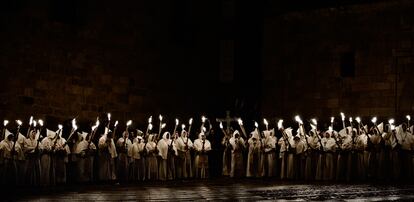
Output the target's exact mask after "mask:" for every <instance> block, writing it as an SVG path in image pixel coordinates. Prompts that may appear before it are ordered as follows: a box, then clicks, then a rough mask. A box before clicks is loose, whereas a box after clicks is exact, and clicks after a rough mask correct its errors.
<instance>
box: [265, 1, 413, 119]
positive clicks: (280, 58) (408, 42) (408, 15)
mask: <svg viewBox="0 0 414 202" xmlns="http://www.w3.org/2000/svg"><path fill="white" fill-rule="evenodd" d="M413 9H414V2H412V1H407V0H393V1H378V2H376V3H369V4H360V5H352V6H341V7H335V8H324V9H317V10H307V11H301V12H289V13H285V14H283V15H272V14H271V15H268V16H267V17H266V19H265V27H264V29H265V31H264V33H265V36H264V59H263V60H264V65H263V78H264V81H263V105H262V112H263V115H265V116H273V117H274V116H277V117H279V116H287V117H290V116H292V117H293V115H294V114H296V113H299V114H302V115H304V116H305V117H309V118H311V117H313V116H316V117H325V118H328V117H330V116H331V115H336V116H338V115H339V112H340V111H344V112H346V113H347V114H349V115H354V116H355V115H359V116H371V115H377V116H381V117H390V116H402V115H405V114H406V113H410V112H413V111H414V89H413V87H414V81H413V79H412V75H413V73H414V47H413V39H414V35H413V33H414V24H413V23H414V21H413V20H412V19H414V12H412V10H413ZM341 66H342V67H343V68H344V69H343V70H341ZM352 66H354V71H353V69H352ZM341 71H343V72H341ZM341 73H342V74H341ZM347 73H348V74H350V75H348V76H347Z"/></svg>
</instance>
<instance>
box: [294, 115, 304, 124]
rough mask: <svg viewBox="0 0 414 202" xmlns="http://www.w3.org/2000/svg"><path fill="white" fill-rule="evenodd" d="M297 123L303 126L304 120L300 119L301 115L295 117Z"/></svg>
mask: <svg viewBox="0 0 414 202" xmlns="http://www.w3.org/2000/svg"><path fill="white" fill-rule="evenodd" d="M295 121H296V122H298V123H299V124H303V122H302V120H301V119H300V117H299V115H296V116H295Z"/></svg>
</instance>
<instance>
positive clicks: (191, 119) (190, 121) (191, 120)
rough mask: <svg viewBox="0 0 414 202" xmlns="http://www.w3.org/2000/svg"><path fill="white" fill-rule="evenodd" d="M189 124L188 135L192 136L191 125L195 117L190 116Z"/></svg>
mask: <svg viewBox="0 0 414 202" xmlns="http://www.w3.org/2000/svg"><path fill="white" fill-rule="evenodd" d="M188 125H189V126H188V136H190V132H191V126H192V125H193V118H190V120H189V121H188Z"/></svg>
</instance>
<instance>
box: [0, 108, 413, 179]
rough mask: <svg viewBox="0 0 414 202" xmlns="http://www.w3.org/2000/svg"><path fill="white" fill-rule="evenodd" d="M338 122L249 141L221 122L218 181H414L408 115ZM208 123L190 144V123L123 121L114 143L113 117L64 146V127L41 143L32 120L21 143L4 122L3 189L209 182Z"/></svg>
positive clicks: (39, 124)
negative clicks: (141, 126) (134, 124)
mask: <svg viewBox="0 0 414 202" xmlns="http://www.w3.org/2000/svg"><path fill="white" fill-rule="evenodd" d="M341 119H342V129H341V130H339V132H337V131H335V130H334V118H333V117H332V118H331V125H330V126H329V127H328V128H326V129H322V128H321V127H320V126H318V122H317V120H316V119H312V120H310V121H309V126H310V127H305V124H304V123H303V121H302V120H301V119H300V117H299V116H296V117H295V121H296V122H297V123H298V125H297V128H296V127H295V129H293V128H290V127H289V128H284V126H283V120H279V121H278V122H277V129H269V128H268V126H269V123H268V122H267V120H266V119H264V124H265V126H266V128H265V129H264V130H263V131H260V128H259V125H258V123H257V122H256V123H255V128H254V129H253V130H252V132H251V133H249V134H247V133H246V130H245V128H244V125H243V121H242V120H241V119H239V120H238V125H239V128H240V132H239V130H233V129H232V128H231V127H227V128H226V129H225V128H224V127H223V124H222V123H220V125H219V126H220V129H221V131H222V133H223V138H222V142H221V148H222V149H223V155H222V159H220V160H222V175H223V176H230V177H232V178H241V177H250V178H269V179H282V180H327V181H334V180H335V181H348V182H349V181H364V180H387V181H392V180H395V181H400V180H412V179H414V170H413V169H414V153H413V151H414V136H413V134H412V131H413V127H412V126H410V122H409V121H410V117H409V116H407V120H408V121H407V123H405V122H404V123H402V124H400V125H398V126H396V125H395V123H394V120H393V119H390V120H389V121H388V123H386V124H384V123H380V124H377V120H376V118H375V117H374V118H373V119H372V120H371V124H370V127H368V126H367V125H364V124H363V123H362V120H361V119H360V118H359V117H357V118H355V120H353V119H352V118H349V121H346V120H345V115H344V114H342V113H341ZM206 120H207V118H205V117H202V120H201V122H202V124H201V127H200V130H199V131H196V133H198V137H197V138H195V139H194V142H193V141H192V140H191V139H190V138H189V137H190V134H191V126H192V119H190V121H189V125H188V126H189V127H188V131H187V130H186V126H185V125H184V124H182V125H181V127H178V126H179V121H178V120H176V123H175V127H174V130H173V132H172V133H170V132H163V129H164V128H165V123H163V122H162V116H161V115H160V116H159V130H158V133H155V132H153V124H152V117H151V118H150V119H149V120H148V127H147V130H146V132H142V131H140V130H137V129H136V130H131V129H130V125H131V121H128V122H127V123H126V127H125V130H124V131H123V132H122V136H121V137H119V138H116V136H114V134H116V130H117V127H118V121H116V122H115V123H114V124H113V125H111V121H110V114H108V119H107V121H108V122H107V125H106V126H105V130H104V131H103V132H101V134H98V130H97V128H98V126H99V125H100V122H99V120H97V122H96V124H95V125H94V126H92V128H91V131H90V132H88V133H87V132H81V131H79V130H78V127H77V125H76V119H73V120H72V128H71V131H70V134H69V136H68V138H66V139H65V138H64V137H62V134H63V126H62V125H59V126H58V130H57V131H52V130H49V129H45V130H46V131H45V134H46V135H45V137H42V136H41V133H42V130H43V121H42V120H38V121H35V120H33V119H32V118H31V119H30V122H29V125H30V126H29V128H28V130H27V135H26V136H24V135H22V134H21V133H20V126H21V125H22V122H21V121H19V120H17V121H16V122H17V125H18V127H17V130H16V134H18V135H14V134H13V133H11V132H10V131H9V130H8V129H7V124H8V121H4V124H3V126H4V128H3V135H2V138H3V140H2V141H1V143H0V176H1V183H2V185H18V186H19V185H20V186H23V185H29V186H51V185H56V184H65V183H66V182H67V179H68V178H70V179H71V180H72V181H75V182H79V183H91V182H121V183H124V182H136V181H145V180H174V179H187V178H208V176H209V162H208V161H209V158H208V157H209V155H208V153H209V151H211V149H212V145H211V143H210V141H209V140H208V139H207V138H206V137H207V136H208V135H209V134H210V131H211V129H212V125H211V123H210V121H208V124H206ZM179 128H180V129H181V130H180V131H179ZM307 129H308V130H307ZM94 140H96V141H94ZM213 160H214V161H217V160H218V159H213Z"/></svg>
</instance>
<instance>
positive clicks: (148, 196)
mask: <svg viewBox="0 0 414 202" xmlns="http://www.w3.org/2000/svg"><path fill="white" fill-rule="evenodd" d="M8 196H10V197H8V198H7V200H13V201H14V200H17V201H142V200H154V201H194V200H196V201H200V200H213V201H216V200H244V201H245V200H247V201H250V200H252V201H258V200H259V201H266V200H267V201H309V200H313V201H326V200H330V201H393V200H397V201H400V200H405V201H414V184H412V185H410V184H375V183H371V184H330V183H314V184H311V183H299V182H280V181H276V180H275V181H270V180H268V181H264V180H250V179H242V180H232V179H227V178H222V179H210V180H208V181H197V180H189V181H174V182H145V183H140V184H129V185H82V186H79V185H78V186H64V187H62V186H61V187H56V188H47V189H28V188H25V189H19V190H18V191H17V192H16V191H12V192H9V194H8Z"/></svg>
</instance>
